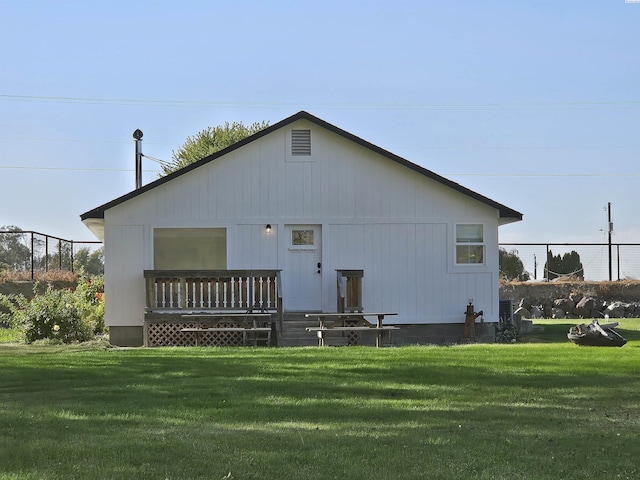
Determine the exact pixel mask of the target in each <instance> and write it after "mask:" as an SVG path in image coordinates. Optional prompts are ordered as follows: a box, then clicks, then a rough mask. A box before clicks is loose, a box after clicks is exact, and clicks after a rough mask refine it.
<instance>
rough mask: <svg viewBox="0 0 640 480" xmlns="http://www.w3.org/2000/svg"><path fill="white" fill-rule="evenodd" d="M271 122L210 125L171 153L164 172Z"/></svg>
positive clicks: (218, 148)
mask: <svg viewBox="0 0 640 480" xmlns="http://www.w3.org/2000/svg"><path fill="white" fill-rule="evenodd" d="M268 126H269V122H265V121H263V122H261V123H258V122H255V123H252V124H251V125H249V126H245V125H244V124H243V123H242V122H233V123H232V124H229V122H225V124H224V125H218V126H216V127H208V128H205V129H204V130H202V131H201V132H199V133H198V134H196V135H194V136H192V137H187V140H186V141H185V142H184V144H183V145H182V146H181V147H180V148H179V149H178V151H175V150H174V151H173V152H172V153H171V162H170V163H169V164H168V165H162V174H163V175H168V174H170V173H172V172H175V171H176V170H179V169H181V168H183V167H186V166H187V165H190V164H192V163H194V162H197V161H198V160H201V159H203V158H204V157H206V156H208V155H211V154H212V153H215V152H218V151H220V150H222V149H224V148H226V147H228V146H230V145H233V144H234V143H236V142H239V141H240V140H243V139H244V138H247V137H248V136H250V135H253V134H254V133H257V132H259V131H260V130H264V129H265V128H267V127H268Z"/></svg>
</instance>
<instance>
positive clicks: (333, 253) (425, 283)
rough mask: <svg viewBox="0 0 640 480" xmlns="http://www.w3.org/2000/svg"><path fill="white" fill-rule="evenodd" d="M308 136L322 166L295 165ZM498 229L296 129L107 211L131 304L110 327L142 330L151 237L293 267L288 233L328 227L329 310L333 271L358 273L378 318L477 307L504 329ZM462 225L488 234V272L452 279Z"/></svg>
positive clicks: (394, 168) (467, 206) (117, 269)
mask: <svg viewBox="0 0 640 480" xmlns="http://www.w3.org/2000/svg"><path fill="white" fill-rule="evenodd" d="M305 128H309V129H311V134H312V152H313V155H312V158H306V159H305V161H295V157H291V156H290V155H288V154H287V136H288V135H289V132H290V130H292V129H305ZM498 220H499V219H498V212H497V210H495V209H493V208H491V207H489V206H487V205H485V204H483V203H480V202H477V201H475V200H473V199H471V198H470V197H468V196H466V195H464V194H462V193H460V192H457V191H455V190H453V189H450V188H448V187H446V186H444V185H442V184H441V183H439V182H436V181H434V180H431V179H429V178H427V177H425V176H423V175H420V174H418V173H416V172H414V171H413V170H411V169H409V168H406V167H404V166H402V165H400V164H397V163H395V162H393V161H391V160H389V159H388V158H385V157H383V156H381V155H378V154H376V153H375V152H373V151H371V150H369V149H367V148H364V147H362V146H360V145H358V144H355V143H353V142H351V141H349V140H347V139H345V138H343V137H341V136H339V135H336V134H334V133H332V132H329V131H327V130H324V129H322V128H321V127H319V126H317V125H315V124H313V123H309V122H306V121H298V122H295V123H293V124H291V125H289V126H288V127H285V128H282V129H280V130H277V131H274V132H272V133H270V134H269V135H266V136H264V137H262V138H260V139H258V140H256V141H254V142H251V143H250V144H248V145H246V146H244V147H241V148H239V149H237V150H235V151H233V152H231V153H230V154H228V155H226V156H224V157H220V158H218V159H216V160H214V161H212V162H210V163H208V164H206V165H203V166H202V167H200V168H198V169H196V170H193V171H191V172H189V173H186V174H184V175H182V176H180V177H177V178H175V179H173V180H172V181H170V182H167V183H165V184H163V185H160V186H157V187H156V188H154V189H153V190H150V191H149V192H146V193H144V194H141V195H139V196H137V197H135V198H133V199H131V200H129V201H127V202H124V203H122V204H120V205H117V206H116V207H113V208H112V209H110V210H108V212H107V215H106V217H105V226H106V231H107V232H108V233H107V242H106V243H105V247H106V248H107V251H106V254H105V257H106V268H107V271H108V272H109V274H108V277H107V285H108V288H109V289H110V290H112V292H116V291H117V292H119V293H118V295H120V293H122V295H120V296H119V297H117V298H118V300H117V302H116V301H115V300H112V301H111V302H109V300H108V302H109V303H108V305H107V308H108V313H107V318H108V320H107V322H108V323H109V324H110V325H128V324H132V323H130V322H132V321H135V322H139V324H141V321H142V320H141V318H142V317H141V315H142V308H141V307H142V306H143V301H144V293H143V291H141V290H140V289H141V285H143V283H142V270H143V269H145V268H147V269H150V268H153V263H152V258H153V257H152V251H151V249H152V245H151V241H150V240H149V239H150V238H152V235H151V230H152V228H154V227H170V228H175V227H181V226H182V227H198V226H201V227H223V228H227V232H228V239H227V245H228V259H227V260H228V261H227V265H228V267H229V268H243V269H244V268H247V269H248V268H284V263H283V262H284V256H283V254H282V248H283V242H285V241H286V239H285V238H284V225H286V224H318V225H321V226H322V231H323V259H324V260H323V269H322V271H323V279H322V285H323V308H324V309H325V310H333V309H335V306H336V298H335V296H336V293H335V290H336V289H335V269H350V268H355V269H363V270H364V275H365V276H364V306H365V308H366V309H367V310H369V311H372V310H382V311H397V312H399V313H400V316H399V317H398V321H399V322H420V323H422V322H429V323H441V322H462V321H464V311H465V307H466V303H467V299H468V298H473V299H474V302H475V306H476V308H477V309H483V310H484V312H485V318H486V319H487V320H490V321H496V320H497V304H498V298H497V295H498V294H497V281H498V280H497V279H498V251H497V249H498V246H497V229H498ZM458 222H473V223H483V224H484V225H485V236H486V238H485V241H486V265H485V266H473V267H471V268H454V266H453V260H452V252H453V237H452V229H453V226H454V225H455V223H458ZM267 223H269V224H271V225H272V226H273V231H272V232H271V234H270V235H266V234H265V232H264V226H265V225H266V224H267ZM127 226H130V227H131V229H130V230H128V229H127ZM109 277H111V278H109ZM116 277H117V278H116ZM108 298H109V297H107V299H108ZM136 324H138V323H136Z"/></svg>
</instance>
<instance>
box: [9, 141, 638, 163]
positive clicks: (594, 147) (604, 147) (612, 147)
mask: <svg viewBox="0 0 640 480" xmlns="http://www.w3.org/2000/svg"><path fill="white" fill-rule="evenodd" d="M7 140H11V141H20V142H61V143H64V142H68V143H109V144H120V145H123V144H129V143H131V142H130V141H128V140H127V141H124V140H77V139H68V138H67V139H65V138H28V137H0V141H7ZM145 145H171V144H170V143H167V142H153V141H151V142H150V141H146V140H145ZM420 148H421V150H640V145H636V146H633V145H632V146H616V145H591V146H559V147H536V146H531V145H529V146H469V147H461V146H456V147H446V146H444V147H442V146H441V147H435V146H433V147H429V146H425V147H420ZM145 157H148V158H150V159H151V160H154V158H153V157H149V156H148V155H145ZM163 161H164V160H163Z"/></svg>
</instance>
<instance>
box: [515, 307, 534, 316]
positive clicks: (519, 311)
mask: <svg viewBox="0 0 640 480" xmlns="http://www.w3.org/2000/svg"><path fill="white" fill-rule="evenodd" d="M513 316H514V317H516V316H517V317H518V318H531V312H529V310H527V309H526V308H524V307H520V308H518V309H517V310H516V311H515V312H513Z"/></svg>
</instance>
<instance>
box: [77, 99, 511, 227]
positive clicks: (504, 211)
mask: <svg viewBox="0 0 640 480" xmlns="http://www.w3.org/2000/svg"><path fill="white" fill-rule="evenodd" d="M298 120H307V121H309V122H312V123H315V124H316V125H318V126H320V127H322V128H325V129H327V130H329V131H330V132H333V133H335V134H337V135H340V136H341V137H344V138H346V139H347V140H351V141H352V142H355V143H357V144H358V145H361V146H363V147H364V148H367V149H369V150H371V151H373V152H375V153H377V154H379V155H382V156H383V157H386V158H388V159H389V160H392V161H394V162H396V163H399V164H400V165H403V166H405V167H407V168H410V169H411V170H413V171H415V172H417V173H419V174H421V175H424V176H425V177H428V178H430V179H432V180H435V181H436V182H439V183H441V184H443V185H446V186H447V187H450V188H452V189H454V190H456V191H458V192H460V193H463V194H464V195H467V196H468V197H471V198H473V199H474V200H477V201H479V202H481V203H484V204H486V205H488V206H490V207H493V208H495V209H497V210H498V211H499V213H500V218H503V219H508V220H510V221H519V220H522V214H521V213H520V212H517V211H516V210H513V209H511V208H509V207H507V206H505V205H502V204H500V203H498V202H495V201H493V200H491V199H490V198H487V197H485V196H483V195H480V194H479V193H476V192H474V191H472V190H469V189H468V188H466V187H463V186H462V185H460V184H458V183H456V182H453V181H451V180H449V179H447V178H444V177H442V176H440V175H438V174H436V173H434V172H432V171H431V170H427V169H426V168H423V167H421V166H420V165H416V164H415V163H413V162H410V161H409V160H406V159H404V158H402V157H399V156H398V155H395V154H393V153H391V152H389V151H387V150H385V149H383V148H380V147H378V146H376V145H374V144H372V143H370V142H367V141H366V140H363V139H362V138H360V137H357V136H355V135H353V134H352V133H349V132H347V131H345V130H342V129H341V128H338V127H336V126H335V125H332V124H330V123H328V122H325V121H324V120H322V119H320V118H318V117H316V116H314V115H311V114H310V113H308V112H305V111H300V112H298V113H296V114H295V115H292V116H290V117H288V118H285V119H284V120H281V121H280V122H278V123H275V124H273V125H271V126H270V127H267V128H265V129H264V130H260V131H259V132H257V133H255V134H253V135H251V136H249V137H247V138H245V139H243V140H240V141H239V142H237V143H234V144H233V145H230V146H228V147H227V148H224V149H222V150H220V151H218V152H215V153H213V154H211V155H209V156H207V157H204V158H203V159H201V160H198V161H197V162H194V163H192V164H190V165H187V166H186V167H184V168H181V169H180V170H177V171H175V172H173V173H170V174H169V175H166V176H164V177H162V178H159V179H158V180H155V181H154V182H151V183H148V184H147V185H144V186H142V187H141V188H138V189H136V190H133V191H132V192H129V193H127V194H126V195H123V196H121V197H118V198H116V199H115V200H112V201H110V202H107V203H105V204H104V205H100V206H99V207H96V208H94V209H93V210H89V211H88V212H85V213H83V214H82V215H80V219H81V220H82V221H85V220H92V219H104V212H105V211H106V210H109V209H110V208H112V207H115V206H116V205H120V204H121V203H124V202H126V201H128V200H131V199H132V198H135V197H137V196H138V195H142V194H143V193H145V192H148V191H149V190H153V189H154V188H156V187H159V186H160V185H163V184H165V183H167V182H170V181H171V180H173V179H174V178H176V177H179V176H181V175H184V174H185V173H187V172H190V171H191V170H194V169H196V168H198V167H200V166H202V165H204V164H206V163H209V162H212V161H214V160H216V159H217V158H219V157H222V156H224V155H226V154H228V153H229V152H232V151H234V150H236V149H238V148H240V147H243V146H244V145H247V144H248V143H251V142H254V141H256V140H258V139H259V138H262V137H264V136H265V135H269V134H270V133H272V132H274V131H276V130H279V129H281V128H283V127H285V126H287V125H289V124H291V123H293V122H296V121H298ZM507 223H508V222H507Z"/></svg>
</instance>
